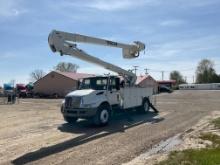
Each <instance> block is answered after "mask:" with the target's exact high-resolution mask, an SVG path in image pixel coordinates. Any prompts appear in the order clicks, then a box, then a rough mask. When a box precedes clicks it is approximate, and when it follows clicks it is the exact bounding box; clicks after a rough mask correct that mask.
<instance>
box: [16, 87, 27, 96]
mask: <svg viewBox="0 0 220 165" xmlns="http://www.w3.org/2000/svg"><path fill="white" fill-rule="evenodd" d="M16 94H17V96H18V97H27V88H26V85H25V84H16Z"/></svg>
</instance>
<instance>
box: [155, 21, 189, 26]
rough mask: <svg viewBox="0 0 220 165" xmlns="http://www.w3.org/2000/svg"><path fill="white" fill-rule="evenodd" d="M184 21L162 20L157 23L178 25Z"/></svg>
mask: <svg viewBox="0 0 220 165" xmlns="http://www.w3.org/2000/svg"><path fill="white" fill-rule="evenodd" d="M185 23H186V22H185V21H183V20H164V21H162V22H160V23H159V24H160V25H161V26H170V27H171V26H180V25H183V24H185Z"/></svg>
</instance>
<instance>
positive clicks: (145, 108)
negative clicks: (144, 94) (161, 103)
mask: <svg viewBox="0 0 220 165" xmlns="http://www.w3.org/2000/svg"><path fill="white" fill-rule="evenodd" d="M148 110H149V104H148V102H147V101H146V102H145V103H144V111H145V112H147V111H148Z"/></svg>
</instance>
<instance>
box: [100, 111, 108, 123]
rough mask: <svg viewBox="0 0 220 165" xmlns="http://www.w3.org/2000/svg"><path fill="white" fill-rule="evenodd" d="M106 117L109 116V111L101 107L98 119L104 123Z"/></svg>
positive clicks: (106, 120) (106, 119)
mask: <svg viewBox="0 0 220 165" xmlns="http://www.w3.org/2000/svg"><path fill="white" fill-rule="evenodd" d="M108 118H109V113H108V110H107V109H103V110H102V112H101V114H100V120H101V122H102V123H106V122H108Z"/></svg>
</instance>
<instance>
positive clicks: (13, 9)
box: [0, 0, 27, 17]
mask: <svg viewBox="0 0 220 165" xmlns="http://www.w3.org/2000/svg"><path fill="white" fill-rule="evenodd" d="M20 3H21V1H20V0H0V17H13V16H18V15H21V14H23V13H25V12H27V10H26V9H24V8H22V7H21V5H20Z"/></svg>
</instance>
